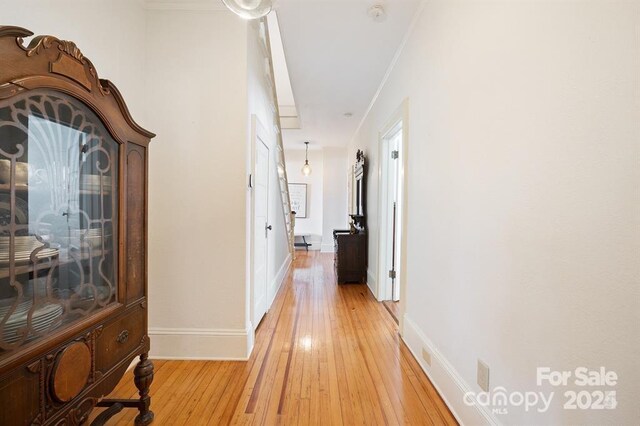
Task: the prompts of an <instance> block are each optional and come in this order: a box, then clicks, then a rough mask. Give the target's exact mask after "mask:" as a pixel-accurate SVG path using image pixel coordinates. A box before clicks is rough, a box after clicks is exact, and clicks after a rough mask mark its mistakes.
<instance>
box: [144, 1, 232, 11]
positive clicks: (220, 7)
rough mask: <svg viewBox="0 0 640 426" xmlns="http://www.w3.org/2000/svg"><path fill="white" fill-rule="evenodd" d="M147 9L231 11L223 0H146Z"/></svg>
mask: <svg viewBox="0 0 640 426" xmlns="http://www.w3.org/2000/svg"><path fill="white" fill-rule="evenodd" d="M144 6H145V9H147V10H194V11H213V12H229V9H227V7H226V6H225V5H224V3H222V0H144Z"/></svg>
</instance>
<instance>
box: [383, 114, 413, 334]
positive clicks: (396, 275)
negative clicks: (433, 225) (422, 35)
mask: <svg viewBox="0 0 640 426" xmlns="http://www.w3.org/2000/svg"><path fill="white" fill-rule="evenodd" d="M406 107H407V103H406V102H404V103H403V105H402V107H401V108H400V109H399V111H398V112H397V113H396V114H394V116H393V117H392V119H391V120H390V121H389V123H388V125H387V126H386V127H385V128H384V130H383V131H382V132H380V150H379V153H380V162H379V167H380V174H379V176H380V186H379V218H380V222H379V223H380V229H379V235H378V250H379V251H378V295H377V296H378V300H380V301H382V302H383V304H384V305H385V307H386V308H387V310H388V311H389V313H390V314H391V315H392V316H393V317H394V319H395V320H396V322H398V323H400V322H401V316H402V314H401V312H402V309H401V306H402V304H401V303H400V301H401V299H402V294H403V291H402V288H403V285H402V284H401V283H403V281H404V276H403V274H404V272H405V271H404V250H405V249H404V247H405V244H404V241H405V235H404V227H405V223H406V221H405V215H406V211H405V206H406V202H405V201H406V200H405V179H404V177H405V169H406V138H407V129H406V125H407V120H406V111H407V108H406Z"/></svg>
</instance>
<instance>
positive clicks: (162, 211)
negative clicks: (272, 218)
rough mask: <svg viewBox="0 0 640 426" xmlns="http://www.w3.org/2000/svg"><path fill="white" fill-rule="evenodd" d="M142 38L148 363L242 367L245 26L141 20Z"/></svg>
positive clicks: (222, 18) (197, 19) (245, 334)
mask: <svg viewBox="0 0 640 426" xmlns="http://www.w3.org/2000/svg"><path fill="white" fill-rule="evenodd" d="M147 26H148V29H147V40H148V41H149V42H148V43H147V48H146V52H147V60H148V68H149V70H152V72H150V73H149V76H148V78H147V79H146V82H147V84H146V94H147V104H148V106H149V113H148V115H149V128H150V129H152V130H153V131H155V132H156V133H157V135H158V136H157V137H156V139H155V140H154V141H153V145H152V146H151V149H150V166H149V167H150V174H149V179H150V180H149V210H150V211H149V300H150V303H149V312H150V318H149V322H150V335H151V341H152V355H153V356H156V357H158V356H159V357H169V358H190V357H193V358H243V357H245V356H246V354H247V350H248V348H247V344H248V343H247V340H248V338H249V336H250V335H251V334H252V331H251V330H250V329H248V327H247V323H246V300H247V294H246V278H247V277H246V273H245V271H246V270H245V255H246V251H247V245H246V239H245V235H246V229H245V226H246V209H247V206H246V191H247V189H246V188H247V169H246V167H245V165H246V158H247V156H248V149H247V146H248V138H249V136H248V133H247V126H248V125H247V116H248V106H247V103H248V94H247V79H248V77H247V25H246V22H245V21H242V20H241V19H239V18H237V17H235V15H232V14H231V13H228V12H224V11H220V12H219V11H198V12H191V11H176V10H171V11H163V10H149V11H148V14H147Z"/></svg>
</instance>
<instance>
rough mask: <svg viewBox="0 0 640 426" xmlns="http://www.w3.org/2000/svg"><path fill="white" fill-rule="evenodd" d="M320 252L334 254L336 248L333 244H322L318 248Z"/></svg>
mask: <svg viewBox="0 0 640 426" xmlns="http://www.w3.org/2000/svg"><path fill="white" fill-rule="evenodd" d="M320 251H321V252H322V253H335V252H336V248H335V245H334V244H333V243H331V244H325V243H322V245H321V246H320Z"/></svg>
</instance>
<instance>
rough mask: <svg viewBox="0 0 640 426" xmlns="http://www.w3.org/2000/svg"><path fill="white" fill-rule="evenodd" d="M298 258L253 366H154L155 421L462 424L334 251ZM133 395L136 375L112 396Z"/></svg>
mask: <svg viewBox="0 0 640 426" xmlns="http://www.w3.org/2000/svg"><path fill="white" fill-rule="evenodd" d="M296 255H297V258H296V260H295V262H294V264H293V267H292V269H291V270H290V272H289V275H288V276H287V278H286V280H285V282H284V284H283V287H282V289H281V290H280V292H279V294H278V296H277V298H276V300H275V302H274V304H273V306H272V309H271V310H270V311H269V313H268V314H267V315H266V316H265V318H264V320H263V321H262V323H261V325H260V327H259V329H258V332H257V335H256V345H255V348H254V351H253V354H252V356H251V358H250V360H249V361H248V362H212V361H210V362H204V361H155V368H156V372H155V379H154V382H153V385H152V387H151V396H152V407H153V411H154V412H155V416H156V417H155V419H156V420H155V422H154V424H159V425H160V424H161V425H182V424H189V425H200V424H202V425H204V424H209V425H222V424H230V423H231V424H256V425H261V424H264V425H273V424H283V425H292V424H299V425H306V424H320V423H325V424H328V423H329V422H331V424H335V425H338V424H345V425H353V424H367V425H373V424H412V425H428V424H455V423H456V421H455V419H454V418H453V416H452V415H451V413H450V412H449V410H448V409H447V407H446V406H445V404H444V403H443V401H442V399H441V398H440V396H439V395H438V394H437V392H436V390H435V389H434V388H433V386H432V385H431V383H430V382H429V380H428V379H427V377H426V376H425V374H424V373H423V372H422V370H421V369H420V366H419V365H418V364H417V363H416V361H415V360H414V359H413V357H412V355H411V353H410V352H409V350H408V349H407V347H406V346H405V345H404V343H402V342H401V340H400V338H399V336H398V332H397V326H396V324H395V322H394V321H393V319H392V317H391V316H390V315H389V313H388V312H387V311H386V310H385V308H384V307H383V305H382V304H379V303H377V302H376V300H375V299H374V298H373V296H372V295H371V294H370V292H369V291H368V289H367V287H366V286H365V285H345V286H336V284H335V278H334V273H333V257H332V255H330V254H320V253H318V252H315V251H312V252H308V253H307V252H297V253H296ZM134 395H136V389H135V386H134V384H133V379H132V372H131V371H129V372H128V373H127V374H126V375H125V377H124V378H123V379H122V381H121V382H120V384H119V385H118V387H117V388H116V389H115V391H114V393H113V394H112V395H111V396H112V397H118V398H125V397H126V398H128V397H133V396H134ZM96 411H97V410H96ZM136 413H137V410H124V411H123V412H122V413H120V414H119V415H118V416H117V417H114V418H113V419H112V420H111V422H110V423H109V424H131V423H132V422H133V419H134V417H135V415H136ZM94 415H95V414H94Z"/></svg>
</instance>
